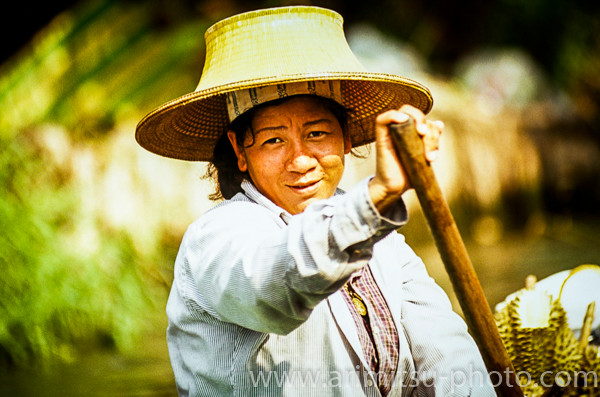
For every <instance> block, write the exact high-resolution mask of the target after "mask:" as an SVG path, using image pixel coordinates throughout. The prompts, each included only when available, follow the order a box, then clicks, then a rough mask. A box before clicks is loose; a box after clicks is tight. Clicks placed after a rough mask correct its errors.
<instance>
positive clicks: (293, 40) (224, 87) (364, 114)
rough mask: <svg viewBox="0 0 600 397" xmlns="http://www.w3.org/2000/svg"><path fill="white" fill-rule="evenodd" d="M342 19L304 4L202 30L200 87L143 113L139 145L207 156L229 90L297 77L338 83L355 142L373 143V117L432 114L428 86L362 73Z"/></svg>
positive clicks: (224, 122) (223, 127) (223, 122)
mask: <svg viewBox="0 0 600 397" xmlns="http://www.w3.org/2000/svg"><path fill="white" fill-rule="evenodd" d="M342 23H343V20H342V17H341V16H340V15H339V14H338V13H336V12H334V11H331V10H327V9H324V8H319V7H306V6H297V7H280V8H272V9H265V10H258V11H252V12H248V13H244V14H239V15H235V16H232V17H230V18H227V19H224V20H222V21H220V22H217V23H216V24H214V25H213V26H211V27H210V28H209V29H208V30H207V31H206V34H205V40H206V61H205V64H204V70H203V72H202V75H201V78H200V83H199V84H198V87H197V88H196V90H195V91H194V92H192V93H190V94H187V95H184V96H182V97H179V98H177V99H175V100H173V101H170V102H168V103H166V104H164V105H162V106H160V107H159V108H157V109H155V110H154V111H152V112H151V113H150V114H148V115H147V116H146V117H144V119H142V121H140V123H139V124H138V126H137V129H136V139H137V141H138V143H139V144H140V145H141V146H142V147H144V148H146V149H147V150H149V151H151V152H153V153H156V154H159V155H162V156H166V157H171V158H176V159H182V160H195V161H210V160H211V158H212V154H213V149H214V146H215V144H216V142H217V140H218V138H219V137H220V136H221V134H223V133H224V132H226V131H227V128H228V126H229V124H230V121H229V118H228V111H227V105H226V95H225V94H226V93H227V92H231V91H237V90H241V89H247V88H255V87H263V86H268V85H276V84H282V83H294V82H300V81H314V80H325V81H328V80H337V81H340V85H341V94H342V102H343V105H344V106H346V107H347V108H349V109H351V111H352V112H351V118H350V123H349V124H350V125H349V127H350V128H349V129H350V133H351V135H352V145H353V147H356V146H360V145H364V144H366V143H370V142H372V141H373V140H374V131H373V126H374V124H373V123H374V119H375V117H376V116H377V115H378V114H379V113H381V112H382V111H384V110H387V109H392V108H399V107H400V106H402V105H403V104H411V105H413V106H415V107H417V108H419V109H421V110H422V111H423V112H425V113H427V112H429V110H430V109H431V107H432V105H433V99H432V97H431V93H430V92H429V90H428V89H427V88H426V87H424V86H423V85H421V84H419V83H417V82H415V81H412V80H409V79H406V78H403V77H399V76H395V75H390V74H382V73H369V72H367V71H366V70H365V68H364V67H363V66H362V65H361V64H360V63H359V62H358V61H357V59H356V57H355V56H354V54H353V53H352V51H351V50H350V47H349V46H348V43H347V41H346V38H345V36H344V31H343V27H342Z"/></svg>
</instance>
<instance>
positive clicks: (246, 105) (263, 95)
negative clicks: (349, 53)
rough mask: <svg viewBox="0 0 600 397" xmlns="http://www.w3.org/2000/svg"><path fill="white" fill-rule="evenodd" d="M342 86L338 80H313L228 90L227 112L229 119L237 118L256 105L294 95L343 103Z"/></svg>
mask: <svg viewBox="0 0 600 397" xmlns="http://www.w3.org/2000/svg"><path fill="white" fill-rule="evenodd" d="M340 86H341V84H340V82H339V81H338V80H311V81H301V82H296V83H281V84H277V85H268V86H263V87H256V88H248V89H244V90H238V91H232V92H228V93H227V112H228V114H229V121H230V122H231V121H233V120H235V119H236V118H237V117H238V116H239V115H241V114H242V113H244V112H246V111H248V110H249V109H251V108H253V107H255V106H258V105H260V104H263V103H265V102H269V101H272V100H275V99H281V98H286V97H290V96H292V95H301V94H308V95H318V96H321V97H325V98H329V99H333V100H334V101H336V102H338V103H339V104H342V91H341V88H340Z"/></svg>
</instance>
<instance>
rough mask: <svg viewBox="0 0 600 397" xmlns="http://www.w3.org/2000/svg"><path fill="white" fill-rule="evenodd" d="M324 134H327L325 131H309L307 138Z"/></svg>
mask: <svg viewBox="0 0 600 397" xmlns="http://www.w3.org/2000/svg"><path fill="white" fill-rule="evenodd" d="M325 135H327V132H325V131H311V132H309V133H308V137H309V138H319V137H322V136H325Z"/></svg>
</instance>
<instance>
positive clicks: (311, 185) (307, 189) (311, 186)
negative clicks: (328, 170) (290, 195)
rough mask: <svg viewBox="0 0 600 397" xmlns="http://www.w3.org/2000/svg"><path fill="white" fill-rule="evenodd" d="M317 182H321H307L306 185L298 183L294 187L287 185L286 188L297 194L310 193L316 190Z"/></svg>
mask: <svg viewBox="0 0 600 397" xmlns="http://www.w3.org/2000/svg"><path fill="white" fill-rule="evenodd" d="M319 182H321V180H317V181H314V182H308V183H298V184H296V185H287V186H288V187H289V188H291V189H292V190H294V191H295V192H298V193H312V192H313V190H316V188H317V186H318V184H319Z"/></svg>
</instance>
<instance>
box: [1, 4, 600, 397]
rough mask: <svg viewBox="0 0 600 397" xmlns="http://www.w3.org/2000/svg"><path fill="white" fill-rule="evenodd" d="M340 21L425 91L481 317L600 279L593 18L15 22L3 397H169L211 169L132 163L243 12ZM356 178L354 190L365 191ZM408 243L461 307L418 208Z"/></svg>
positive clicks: (364, 53) (5, 202)
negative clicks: (184, 293) (562, 277)
mask: <svg viewBox="0 0 600 397" xmlns="http://www.w3.org/2000/svg"><path fill="white" fill-rule="evenodd" d="M290 4H306V5H318V6H323V7H327V8H331V9H334V10H336V11H338V12H340V13H341V14H342V16H343V17H344V20H345V25H344V27H345V31H346V35H347V38H348V41H349V43H350V45H351V47H352V49H353V50H354V52H355V53H356V54H357V56H358V58H359V59H360V60H361V61H362V62H363V64H364V65H365V66H366V67H367V68H368V69H369V70H371V71H377V72H388V73H393V74H399V75H402V76H405V77H409V78H412V79H414V80H417V81H419V82H421V83H423V84H425V85H426V86H428V87H429V88H430V89H431V91H432V93H433V96H434V100H435V104H434V108H433V111H432V113H431V117H432V118H434V119H441V120H443V121H444V122H445V124H446V131H445V133H444V136H443V138H442V154H441V156H440V159H439V160H438V161H437V162H436V163H435V166H434V168H435V170H436V175H437V177H438V179H439V182H440V185H441V186H442V188H443V190H444V193H445V195H446V198H447V200H448V201H449V203H450V205H451V208H452V211H453V214H454V216H455V218H456V221H457V223H458V226H459V229H460V230H461V234H462V235H463V238H464V239H465V242H466V244H467V248H468V250H469V253H470V255H471V259H472V261H473V264H474V266H475V268H476V271H477V273H478V275H479V277H480V280H481V284H482V286H483V289H484V291H485V293H486V296H487V298H488V301H489V304H490V306H491V307H492V308H493V307H494V305H495V304H497V303H498V302H500V301H502V300H503V299H504V297H505V296H506V295H508V294H510V293H511V292H514V291H515V290H517V289H519V288H521V287H522V286H523V285H524V280H525V277H526V276H527V275H529V274H534V275H536V276H537V277H538V278H540V279H541V278H544V277H546V276H548V275H550V274H553V273H555V272H558V271H561V270H565V269H571V268H574V267H576V266H578V265H580V264H586V263H595V264H598V263H599V262H600V208H599V207H600V108H599V106H600V3H598V2H590V1H584V0H545V1H541V0H488V1H481V2H466V1H457V0H445V1H442V0H433V1H412V0H410V1H409V0H394V1H391V0H388V1H385V0H374V1H369V2H348V1H342V0H330V1H305V2H302V3H294V2H287V1H282V0H270V1H266V0H265V1H240V0H204V1H203V0H198V1H191V0H171V1H166V0H144V1H142V0H139V1H111V0H90V1H87V0H85V1H54V2H43V3H38V4H36V5H35V6H33V5H31V4H30V3H27V2H14V3H11V6H12V7H13V11H11V12H6V11H5V12H4V13H3V18H4V21H3V23H2V29H3V30H4V31H3V42H2V45H1V54H0V147H1V156H0V225H1V228H2V229H1V234H0V272H1V273H0V274H2V276H1V277H0V395H6V396H15V395H19V396H79V395H87V396H175V395H176V391H175V387H174V382H173V376H172V373H171V367H170V364H169V361H168V355H167V350H166V343H165V338H164V334H165V326H166V319H165V315H164V306H165V304H166V299H167V295H168V291H169V288H170V284H171V280H172V267H173V262H174V258H175V255H176V252H177V248H178V245H179V242H180V239H181V237H182V234H183V232H184V230H185V228H186V227H187V225H188V224H189V223H191V222H192V221H193V220H194V219H195V218H196V217H198V216H199V215H200V214H202V213H203V212H204V211H205V210H206V209H208V208H210V207H211V206H212V205H214V203H213V202H210V201H209V200H208V199H207V195H208V194H209V193H211V192H212V184H211V183H210V181H207V180H205V179H202V176H203V174H204V171H205V168H204V167H205V165H204V164H202V163H186V162H183V161H177V160H171V159H166V158H160V157H159V156H156V155H153V154H150V153H148V152H146V151H144V150H143V149H141V148H140V147H138V146H137V144H136V143H135V140H134V131H135V126H136V124H137V122H138V121H139V120H140V119H141V118H142V117H143V116H144V115H145V114H146V113H148V112H150V111H151V110H152V109H154V108H156V107H157V106H159V105H161V104H162V103H164V102H166V101H168V100H170V99H174V98H176V97H178V96H180V95H183V94H186V93H188V92H190V91H193V89H194V88H195V87H196V85H197V83H198V80H199V77H200V72H201V70H202V65H203V61H204V38H203V34H204V31H205V30H206V28H207V27H209V26H210V25H211V24H212V23H214V22H216V21H217V20H219V19H221V18H223V17H226V16H229V15H232V14H235V13H238V12H243V11H248V10H252V9H257V8H264V7H271V6H281V5H290ZM371 160H372V159H363V160H357V159H349V164H348V169H347V173H346V176H345V178H344V180H343V185H344V187H350V186H352V184H353V183H355V182H356V181H357V180H358V179H360V178H363V177H364V176H366V175H368V174H370V173H371V172H372V170H373V168H372V166H373V164H372V161H371ZM406 200H407V202H408V203H409V208H410V213H411V218H412V221H411V222H410V223H409V225H408V226H407V227H405V228H404V229H403V230H402V232H403V233H404V234H405V235H406V237H407V240H408V241H409V243H410V244H411V245H412V246H413V247H414V248H415V250H416V251H417V253H418V254H419V255H421V256H422V257H423V259H424V261H425V263H426V265H427V267H428V268H429V271H430V272H431V274H432V275H433V276H434V278H436V280H438V282H439V283H440V284H441V285H442V286H443V287H444V288H445V289H446V291H447V292H448V294H449V295H450V296H451V299H452V301H453V304H454V306H455V308H456V309H457V311H459V312H460V307H459V306H458V303H457V301H456V298H455V296H454V294H453V291H452V286H451V284H450V282H449V281H448V279H447V276H446V274H445V271H444V268H443V265H442V264H441V261H440V259H439V256H438V254H437V251H436V248H435V246H434V245H433V244H432V240H431V237H430V235H429V231H428V229H427V226H426V224H425V223H424V221H423V217H422V215H421V213H420V208H419V206H418V203H417V201H416V199H415V197H414V195H412V194H410V193H409V194H407V197H406Z"/></svg>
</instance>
